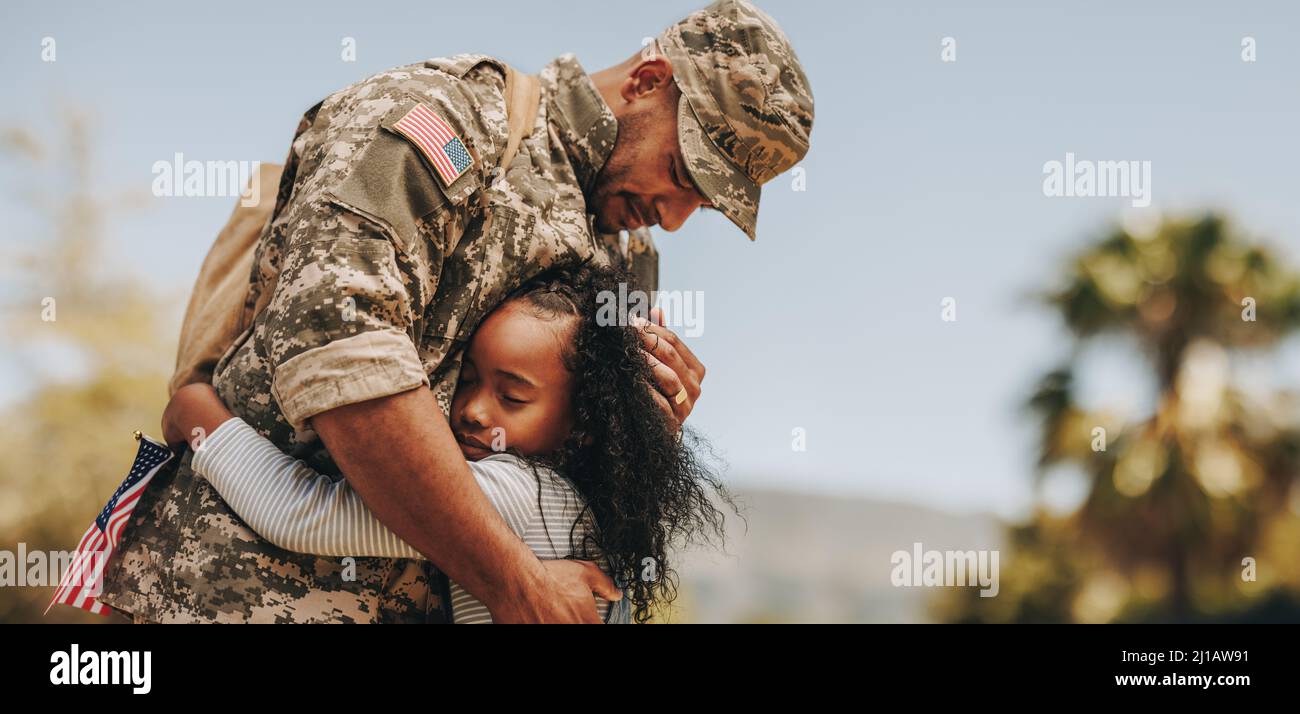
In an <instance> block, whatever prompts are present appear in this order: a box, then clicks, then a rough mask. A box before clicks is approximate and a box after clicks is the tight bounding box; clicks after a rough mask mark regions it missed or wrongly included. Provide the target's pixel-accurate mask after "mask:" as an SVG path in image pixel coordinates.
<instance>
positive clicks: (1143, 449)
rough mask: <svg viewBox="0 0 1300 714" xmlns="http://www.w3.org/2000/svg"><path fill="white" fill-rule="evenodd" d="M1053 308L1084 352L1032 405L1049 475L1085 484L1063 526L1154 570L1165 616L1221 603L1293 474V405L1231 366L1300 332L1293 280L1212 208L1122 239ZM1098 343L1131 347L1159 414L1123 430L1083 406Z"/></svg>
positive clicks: (1299, 411)
mask: <svg viewBox="0 0 1300 714" xmlns="http://www.w3.org/2000/svg"><path fill="white" fill-rule="evenodd" d="M1045 299H1046V301H1047V303H1048V304H1049V305H1051V306H1053V307H1054V308H1055V309H1056V310H1057V311H1059V313H1060V315H1061V317H1062V318H1063V320H1064V322H1065V325H1066V327H1067V328H1068V329H1069V331H1070V332H1071V333H1072V335H1073V337H1074V341H1075V350H1074V353H1073V356H1072V357H1071V358H1070V360H1069V361H1068V362H1067V364H1065V365H1064V366H1062V367H1060V368H1058V369H1056V370H1053V371H1052V372H1050V373H1049V374H1047V375H1046V376H1045V377H1043V378H1042V380H1041V381H1040V382H1039V384H1038V386H1037V389H1036V390H1035V392H1034V394H1033V396H1032V397H1031V398H1030V400H1029V401H1028V405H1027V406H1028V408H1029V410H1030V411H1031V412H1032V413H1033V414H1035V415H1036V416H1037V417H1038V419H1039V420H1040V424H1041V434H1040V446H1039V456H1038V476H1039V480H1040V482H1041V479H1042V477H1043V476H1044V475H1045V474H1048V473H1050V472H1051V471H1052V470H1053V469H1054V468H1056V467H1060V466H1062V465H1071V466H1074V467H1076V468H1078V469H1081V470H1082V471H1083V472H1084V473H1085V474H1086V475H1087V477H1088V481H1089V487H1088V494H1087V496H1086V498H1085V500H1084V502H1083V504H1082V506H1081V507H1080V508H1079V510H1078V511H1077V512H1076V513H1075V514H1074V515H1073V517H1072V518H1070V519H1069V524H1068V527H1069V529H1070V531H1071V533H1072V534H1073V536H1074V537H1075V538H1076V539H1077V545H1078V547H1080V548H1082V549H1085V550H1090V551H1095V552H1096V553H1098V554H1099V555H1100V556H1101V557H1102V558H1103V559H1104V561H1105V562H1106V564H1107V565H1108V566H1109V567H1113V568H1114V569H1115V570H1116V571H1118V572H1120V573H1123V574H1125V575H1129V576H1132V575H1134V574H1136V573H1144V574H1145V575H1154V580H1155V581H1156V582H1158V583H1161V584H1162V585H1161V586H1160V587H1159V588H1158V591H1159V592H1161V593H1162V594H1161V595H1160V596H1157V597H1155V598H1153V599H1151V600H1150V601H1149V602H1147V603H1145V604H1146V606H1147V607H1149V608H1151V610H1150V612H1152V613H1156V616H1157V617H1168V618H1170V619H1175V620H1182V619H1187V618H1189V617H1192V616H1193V615H1194V614H1196V610H1197V609H1198V607H1197V606H1198V604H1200V603H1205V604H1207V605H1209V607H1210V608H1211V609H1213V608H1214V603H1218V604H1223V603H1224V602H1225V601H1226V600H1227V599H1231V598H1232V597H1233V592H1235V591H1233V589H1232V587H1231V586H1232V585H1233V581H1232V579H1231V576H1232V575H1235V574H1239V573H1240V572H1241V570H1240V569H1241V566H1242V559H1243V558H1244V557H1250V556H1253V555H1254V554H1255V553H1256V552H1257V550H1258V549H1259V547H1260V546H1261V542H1260V539H1261V536H1262V534H1263V533H1264V530H1265V527H1266V526H1267V525H1268V524H1269V523H1270V521H1271V519H1273V518H1274V517H1276V516H1279V515H1281V514H1283V513H1284V512H1285V508H1286V504H1287V501H1288V497H1289V495H1291V494H1293V493H1295V491H1293V490H1292V489H1295V488H1297V486H1296V483H1297V476H1298V475H1300V419H1297V415H1300V401H1297V399H1296V397H1295V395H1288V394H1286V393H1273V394H1268V395H1264V396H1263V397H1259V396H1255V395H1252V394H1249V393H1247V392H1246V391H1245V390H1243V389H1241V388H1239V387H1238V385H1237V384H1236V383H1235V382H1234V380H1233V378H1232V374H1231V365H1232V363H1233V361H1234V359H1235V358H1236V357H1238V356H1241V355H1243V354H1244V353H1245V352H1247V351H1250V350H1259V349H1262V348H1269V347H1272V346H1275V345H1277V343H1278V342H1279V341H1280V340H1282V339H1283V338H1284V337H1285V336H1287V335H1288V333H1290V332H1292V331H1295V330H1297V328H1300V274H1297V273H1296V272H1295V271H1294V270H1292V269H1290V268H1288V267H1287V266H1286V265H1285V264H1284V262H1283V261H1282V260H1281V259H1280V258H1279V257H1278V256H1277V255H1275V254H1273V253H1272V252H1270V251H1269V250H1268V248H1266V247H1265V246H1263V245H1260V244H1256V243H1253V242H1250V241H1248V240H1246V239H1245V238H1243V237H1242V236H1240V235H1239V234H1238V233H1237V232H1235V231H1234V230H1233V229H1232V228H1231V227H1230V226H1229V225H1228V224H1227V223H1226V222H1225V220H1224V219H1223V218H1221V217H1219V216H1215V215H1208V216H1205V217H1203V218H1200V219H1197V220H1172V221H1165V222H1164V223H1163V224H1162V225H1160V226H1159V227H1158V228H1157V229H1156V230H1154V231H1152V232H1151V233H1150V234H1145V235H1134V234H1133V233H1132V232H1129V231H1126V230H1124V229H1116V230H1114V231H1113V232H1111V233H1110V235H1108V236H1106V237H1105V238H1104V239H1103V240H1101V241H1100V242H1098V243H1096V244H1095V245H1092V246H1090V247H1088V248H1087V249H1085V250H1084V251H1083V252H1082V253H1080V254H1079V255H1077V256H1076V257H1075V258H1074V259H1073V260H1072V261H1071V262H1070V264H1069V267H1068V271H1067V274H1066V278H1065V281H1064V283H1063V284H1062V285H1061V287H1059V288H1058V289H1057V290H1055V291H1052V292H1050V293H1048V294H1047V295H1046V296H1045ZM1102 335H1110V336H1118V337H1121V338H1124V339H1125V340H1127V341H1130V342H1131V343H1132V344H1134V345H1136V346H1137V351H1138V352H1139V353H1140V354H1141V356H1142V357H1143V358H1144V364H1145V365H1146V366H1147V367H1149V370H1150V372H1151V374H1152V375H1153V378H1154V387H1155V392H1156V394H1157V399H1156V402H1155V408H1154V410H1153V411H1152V412H1151V413H1150V414H1147V415H1144V416H1143V417H1141V418H1138V419H1135V420H1130V421H1128V422H1127V423H1124V422H1122V421H1117V419H1116V417H1114V416H1113V415H1111V414H1107V413H1102V412H1099V411H1090V410H1089V409H1087V408H1085V407H1084V406H1082V405H1081V404H1080V400H1079V396H1080V395H1079V394H1078V393H1077V391H1078V388H1077V386H1076V384H1075V381H1076V380H1075V379H1074V374H1075V372H1076V370H1077V367H1078V362H1079V361H1080V359H1081V356H1080V355H1081V354H1082V351H1083V350H1082V348H1083V347H1085V346H1087V345H1088V344H1090V343H1091V342H1093V341H1094V340H1096V338H1098V337H1100V336H1102ZM1098 427H1101V428H1103V429H1105V432H1104V435H1103V433H1102V432H1098V431H1095V429H1097V428H1098ZM1099 437H1101V438H1104V439H1105V441H1106V442H1107V443H1105V444H1102V443H1100V441H1099ZM1148 579H1150V578H1148ZM1139 606H1141V604H1139ZM1201 609H1204V608H1201ZM1159 613H1164V614H1163V615H1160V614H1159Z"/></svg>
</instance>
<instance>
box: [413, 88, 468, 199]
mask: <svg viewBox="0 0 1300 714" xmlns="http://www.w3.org/2000/svg"><path fill="white" fill-rule="evenodd" d="M393 128H395V129H397V130H398V132H400V133H401V134H402V135H403V136H405V137H406V138H408V139H410V140H411V143H413V144H415V145H416V147H417V148H418V149H419V150H420V152H421V153H423V154H424V156H425V158H427V159H428V160H429V163H431V164H433V168H434V170H435V171H436V172H437V173H438V176H439V177H440V178H442V180H443V182H444V183H447V184H451V183H452V182H453V181H455V180H456V179H457V178H460V176H461V174H463V173H465V171H467V170H468V169H469V167H470V166H472V165H473V163H474V161H473V159H472V158H471V157H470V155H469V152H468V151H467V150H466V149H465V143H464V142H463V141H461V139H460V137H459V136H457V135H456V131H455V130H454V129H452V128H451V125H450V124H448V123H447V122H446V121H445V120H444V119H443V118H442V117H440V116H438V115H437V114H436V113H434V112H433V111H432V110H430V109H429V108H428V107H426V106H425V105H423V104H417V105H415V106H414V107H412V108H411V110H410V111H408V112H407V113H406V114H405V115H404V116H402V118H401V119H399V120H397V122H395V123H394V124H393Z"/></svg>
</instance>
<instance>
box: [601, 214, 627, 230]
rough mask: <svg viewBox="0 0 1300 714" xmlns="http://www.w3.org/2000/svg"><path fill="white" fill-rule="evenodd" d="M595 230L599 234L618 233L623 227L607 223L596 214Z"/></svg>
mask: <svg viewBox="0 0 1300 714" xmlns="http://www.w3.org/2000/svg"><path fill="white" fill-rule="evenodd" d="M596 230H598V231H600V232H601V233H618V232H619V231H621V230H623V226H621V225H616V224H613V223H612V222H611V221H607V220H606V219H605V218H604V217H602V216H601V215H600V214H596Z"/></svg>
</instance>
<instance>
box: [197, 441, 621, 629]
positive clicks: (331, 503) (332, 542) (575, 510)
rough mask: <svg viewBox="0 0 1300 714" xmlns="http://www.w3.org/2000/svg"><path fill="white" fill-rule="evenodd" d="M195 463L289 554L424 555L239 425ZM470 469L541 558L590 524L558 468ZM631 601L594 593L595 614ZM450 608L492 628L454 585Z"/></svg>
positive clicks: (501, 464)
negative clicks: (611, 600)
mask: <svg viewBox="0 0 1300 714" xmlns="http://www.w3.org/2000/svg"><path fill="white" fill-rule="evenodd" d="M192 466H193V468H194V471H195V473H198V474H200V475H201V476H203V477H204V478H206V479H207V480H208V482H209V483H211V484H212V487H213V488H215V489H216V490H217V492H218V493H220V494H221V497H222V498H223V499H225V500H226V503H228V504H229V505H230V507H231V509H233V510H234V511H235V513H237V514H239V517H240V518H242V519H243V520H244V522H245V523H247V524H248V526H249V527H250V528H252V529H253V530H255V531H257V533H258V534H259V535H261V536H262V537H263V538H265V539H267V540H268V541H270V542H271V543H274V544H275V545H276V546H279V547H281V548H284V549H285V550H291V551H296V552H300V553H314V554H317V555H330V556H356V557H383V558H418V559H421V560H424V559H425V557H424V556H423V555H421V554H420V552H419V551H417V550H416V549H415V548H412V547H411V546H410V545H408V544H407V543H406V542H405V541H403V540H402V539H401V538H398V537H397V535H395V534H394V533H393V532H392V531H390V530H388V528H386V527H385V526H384V524H382V523H380V522H379V519H378V518H375V516H374V514H372V513H371V512H370V510H369V509H368V508H366V506H365V504H364V503H362V501H361V497H360V496H359V495H357V492H356V491H354V490H352V488H351V487H350V486H349V485H348V483H347V481H333V480H332V479H330V478H329V477H328V476H325V475H323V474H320V473H318V472H316V471H314V470H312V469H311V468H310V467H308V466H307V464H305V463H303V462H302V461H299V460H297V459H295V458H293V457H292V456H288V455H287V454H285V453H284V452H282V451H280V450H279V449H278V448H276V446H275V445H274V444H272V443H271V442H270V441H269V440H268V439H266V438H264V437H263V436H262V435H261V434H259V433H258V432H257V430H256V429H254V428H253V427H251V426H249V425H248V424H247V423H245V422H244V421H243V420H242V419H239V418H233V419H229V420H227V421H225V422H224V423H222V424H221V426H219V427H218V428H217V429H216V431H214V432H212V434H211V435H209V436H208V438H207V439H205V440H204V441H203V442H202V443H201V444H200V445H199V447H198V448H197V449H195V450H194V459H193V462H192ZM469 468H470V472H471V473H473V474H474V478H475V480H477V481H478V485H479V487H480V488H482V489H483V494H484V495H485V496H487V498H488V501H490V502H491V503H492V505H493V507H495V508H496V510H497V512H498V513H500V514H501V517H502V518H503V519H505V522H506V524H507V525H508V526H509V527H510V530H512V531H514V533H515V535H517V536H519V538H520V539H521V540H523V541H524V543H525V544H527V545H528V547H529V548H531V549H532V551H533V553H535V554H536V555H537V557H538V558H539V559H541V560H553V559H558V558H564V557H567V556H569V555H571V554H572V553H573V548H572V545H573V544H574V543H578V544H581V543H582V542H583V540H582V539H583V537H584V536H585V535H587V534H588V533H590V532H591V530H592V528H593V527H594V525H593V523H594V522H593V521H592V520H591V516H590V514H586V515H584V516H583V519H582V521H581V522H580V523H579V520H578V517H579V515H581V513H582V507H583V503H584V502H583V500H582V497H581V496H579V495H578V492H577V490H576V489H575V488H574V486H573V484H572V483H571V482H570V481H569V480H568V479H566V478H564V477H563V476H560V475H559V474H557V473H555V472H554V471H551V470H549V469H544V468H540V467H538V468H536V469H534V468H533V467H531V466H529V465H527V464H525V463H524V462H522V461H520V460H519V459H518V458H516V457H515V456H512V455H509V454H493V455H492V456H489V457H487V458H484V459H481V460H479V461H471V462H469ZM575 523H578V526H577V527H576V528H574V524H575ZM571 531H572V533H571ZM601 565H602V568H604V566H605V563H603V562H602V563H601ZM605 570H606V572H608V568H605ZM627 602H628V601H627V598H624V599H623V600H622V601H619V602H617V603H614V607H613V608H611V607H610V603H609V602H608V601H606V600H605V599H604V598H599V597H597V598H596V606H597V608H596V609H597V611H598V612H599V614H600V617H601V619H602V620H604V621H605V622H611V623H614V622H617V623H626V622H629V621H630V620H631V617H630V614H631V613H630V608H629V606H628V605H627ZM451 606H452V619H453V622H455V623H456V624H490V623H491V622H492V616H491V615H490V614H489V613H488V609H487V607H486V606H484V605H483V603H481V602H479V601H478V600H477V599H476V598H474V596H472V595H470V594H469V593H468V592H466V591H465V589H464V588H462V587H460V586H459V585H457V584H456V583H455V582H452V583H451ZM611 610H612V612H611Z"/></svg>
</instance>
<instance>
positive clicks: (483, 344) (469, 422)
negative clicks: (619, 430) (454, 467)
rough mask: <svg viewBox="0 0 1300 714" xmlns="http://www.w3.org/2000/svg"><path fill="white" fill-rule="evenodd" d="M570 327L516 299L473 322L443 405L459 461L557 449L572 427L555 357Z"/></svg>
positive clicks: (566, 385)
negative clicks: (453, 387)
mask: <svg viewBox="0 0 1300 714" xmlns="http://www.w3.org/2000/svg"><path fill="white" fill-rule="evenodd" d="M572 325H573V322H572V320H570V319H545V318H541V317H538V316H537V315H536V314H535V313H534V312H533V311H532V310H531V309H530V308H529V307H528V306H526V305H523V304H521V303H520V301H517V300H516V301H511V302H507V303H505V304H504V305H502V306H500V307H499V308H497V309H496V310H494V311H492V313H491V314H489V315H488V316H487V318H486V319H484V320H483V323H482V324H481V325H479V328H478V331H477V332H475V333H474V338H473V340H472V341H471V342H470V344H469V350H468V351H467V352H466V354H465V359H464V362H463V364H462V366H461V372H460V383H459V384H458V385H457V387H456V394H455V395H454V396H453V397H452V400H451V430H452V433H454V434H455V435H456V441H457V442H458V443H459V444H460V450H461V452H462V453H463V454H465V458H466V459H469V460H470V461H477V460H479V459H482V458H484V457H487V456H491V455H492V454H493V453H497V452H501V451H505V450H506V449H513V450H515V451H517V452H519V453H521V454H524V455H525V456H542V455H545V454H549V453H551V452H553V451H555V450H556V449H558V448H560V446H562V445H563V443H564V440H565V439H566V438H567V437H568V436H569V432H571V431H572V430H573V400H572V395H573V387H574V384H573V375H572V374H571V373H570V372H569V370H568V369H566V368H565V366H564V358H563V354H564V350H565V348H566V347H567V345H568V342H569V340H571V339H572V336H571V332H572Z"/></svg>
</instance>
